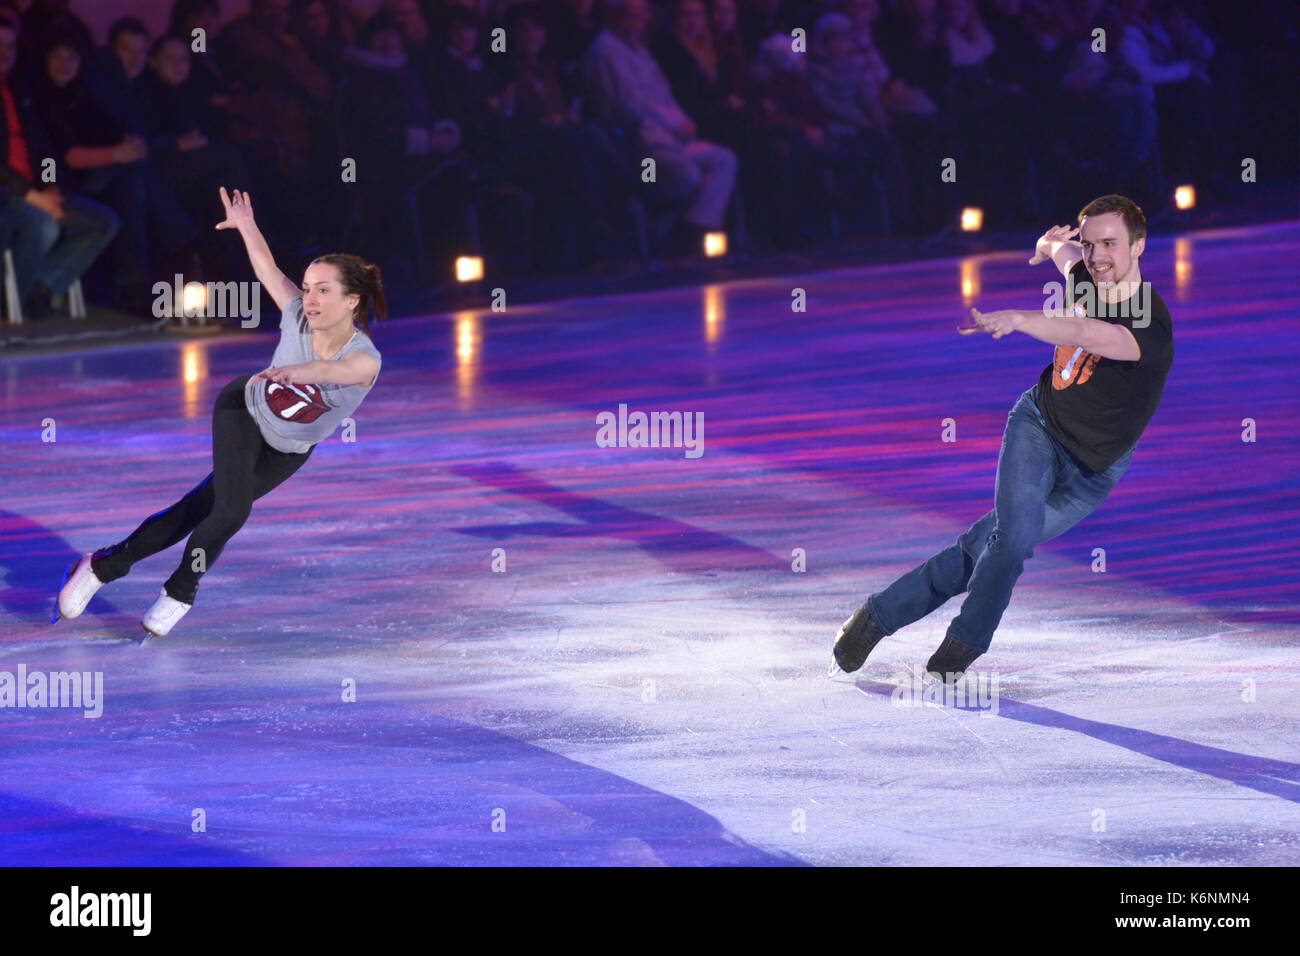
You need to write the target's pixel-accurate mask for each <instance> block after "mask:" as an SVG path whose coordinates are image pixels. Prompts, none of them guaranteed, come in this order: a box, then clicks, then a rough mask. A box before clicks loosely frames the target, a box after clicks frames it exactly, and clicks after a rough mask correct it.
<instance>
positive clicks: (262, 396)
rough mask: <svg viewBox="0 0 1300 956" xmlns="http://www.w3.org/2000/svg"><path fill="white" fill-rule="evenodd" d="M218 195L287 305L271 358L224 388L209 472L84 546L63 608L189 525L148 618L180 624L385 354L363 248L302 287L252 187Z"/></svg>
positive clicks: (278, 300)
mask: <svg viewBox="0 0 1300 956" xmlns="http://www.w3.org/2000/svg"><path fill="white" fill-rule="evenodd" d="M221 202H222V204H223V205H224V206H225V208H226V218H225V221H224V222H221V223H218V224H217V228H218V229H238V230H239V234H240V235H241V236H243V238H244V245H245V247H246V248H247V249H248V258H249V260H250V261H251V262H252V264H253V271H254V272H255V273H256V274H257V278H258V281H259V282H261V283H262V285H263V286H264V287H265V288H266V290H267V291H268V292H269V293H270V294H271V298H272V299H273V300H274V301H275V304H276V306H277V307H278V308H279V309H280V310H281V316H280V343H279V345H278V346H276V349H275V356H274V358H272V360H271V367H270V368H267V369H264V370H263V371H261V372H258V373H257V374H256V375H242V376H240V377H239V378H237V379H235V380H234V381H232V382H231V383H230V384H228V385H227V386H226V387H225V388H224V389H222V391H221V394H220V395H218V396H217V400H216V403H215V404H214V405H213V410H212V472H211V473H210V474H209V475H208V476H207V477H206V478H204V479H203V481H201V482H200V483H199V484H198V485H197V486H195V488H194V489H193V490H192V491H190V493H189V494H187V495H186V496H185V497H184V498H182V499H181V500H180V501H178V502H176V503H175V504H174V505H172V506H171V507H170V508H167V509H166V510H165V511H160V512H158V513H157V514H155V515H152V516H151V517H149V518H146V519H145V521H144V523H143V524H141V525H140V527H138V528H136V529H135V531H133V532H132V533H131V535H130V537H128V538H127V539H126V540H124V541H121V542H119V543H118V544H115V545H112V546H110V547H107V548H101V549H100V550H99V551H95V552H93V553H91V554H86V555H83V556H82V558H81V559H80V560H79V561H78V562H77V564H76V566H75V568H70V569H69V572H68V575H67V577H66V579H65V582H64V584H63V587H62V588H61V589H60V590H59V606H58V613H59V614H60V615H61V616H63V617H66V618H74V617H77V616H78V615H79V614H81V612H82V611H83V610H85V607H86V604H87V603H88V602H89V601H90V598H91V596H92V595H94V593H95V592H96V591H98V590H99V589H100V588H101V587H102V586H103V585H105V584H107V583H108V582H109V581H115V580H117V579H118V578H120V577H123V576H124V575H125V574H126V573H127V572H128V571H130V570H131V566H132V565H133V564H135V563H136V562H137V561H139V560H140V559H142V558H147V557H149V555H151V554H157V553H158V552H159V551H162V550H165V549H166V548H170V547H171V546H172V545H174V544H176V542H178V541H180V540H181V539H182V538H184V537H185V536H186V535H189V542H188V543H187V545H186V547H185V553H184V555H183V556H182V557H181V562H180V565H179V566H178V567H177V568H176V570H175V571H174V572H172V576H171V577H170V578H168V579H167V583H166V584H164V585H163V589H162V593H161V594H160V595H159V597H158V600H157V601H155V602H154V604H153V607H151V608H150V609H149V612H148V613H147V614H145V616H144V620H143V622H142V623H143V624H144V629H145V630H146V631H147V632H148V633H149V634H151V635H153V636H155V637H162V636H163V635H165V634H167V633H168V632H169V631H171V629H172V628H173V627H174V626H175V624H176V622H177V621H179V620H180V619H181V618H182V617H183V616H184V615H185V613H186V612H187V611H188V610H189V609H190V608H191V607H192V606H193V604H194V596H195V593H196V592H197V590H198V586H199V579H200V578H201V577H202V576H203V574H204V572H205V571H207V570H208V569H210V568H211V567H212V565H213V563H214V562H215V561H216V560H217V558H218V557H219V556H220V555H221V551H222V549H223V548H224V547H225V545H226V542H227V541H229V540H230V539H231V537H233V536H234V534H235V532H236V531H238V530H239V529H240V528H241V527H242V526H243V524H244V522H245V521H246V520H248V515H249V512H250V510H251V509H252V506H253V502H254V501H255V500H256V499H258V498H261V497H262V496H263V495H265V494H266V493H267V492H269V491H270V490H271V489H272V488H274V487H276V486H277V485H279V484H280V483H282V482H283V481H284V480H285V479H286V478H288V477H289V476H290V475H292V474H293V473H294V472H295V471H297V470H298V469H299V468H300V467H301V466H302V465H303V463H304V462H306V461H307V459H308V458H309V457H311V453H312V449H313V448H315V447H316V445H317V443H319V442H321V441H323V440H325V439H326V438H328V437H329V436H330V435H331V434H333V432H334V430H335V429H336V428H338V426H339V424H340V423H341V422H342V421H343V419H345V418H347V417H348V416H349V415H351V414H352V413H353V412H354V411H356V409H357V407H358V406H359V405H360V404H361V402H362V400H363V399H364V398H365V397H366V395H367V394H369V392H370V389H371V388H373V387H374V384H375V379H376V377H377V376H378V375H379V365H380V361H381V359H380V355H379V352H378V351H377V350H376V349H375V347H374V344H373V343H372V342H371V341H370V336H369V334H368V333H369V331H370V324H369V317H370V313H371V312H373V313H374V314H375V315H376V316H377V317H378V318H384V317H385V316H386V305H385V303H384V292H383V286H382V285H381V283H380V280H379V269H378V267H377V266H373V265H370V264H368V263H366V262H363V261H362V260H360V259H358V258H357V257H356V256H349V255H341V254H331V255H327V256H321V257H320V258H318V259H315V260H313V261H312V263H311V265H309V266H308V267H307V272H306V274H305V275H304V276H303V280H302V289H301V290H299V289H298V288H297V286H295V285H294V283H292V282H291V281H289V278H288V277H287V276H286V275H285V274H284V273H283V272H281V271H280V270H279V269H278V268H276V265H275V260H274V259H273V258H272V257H271V250H270V249H269V248H268V247H267V244H266V240H265V239H264V238H263V237H262V233H261V231H260V230H259V229H258V228H257V225H256V224H255V223H254V221H253V206H252V203H251V202H250V201H249V198H248V194H247V193H242V192H239V191H238V190H236V191H234V192H233V194H232V195H229V196H228V195H227V194H226V190H225V187H222V189H221ZM357 321H360V323H361V325H362V326H363V328H364V331H363V329H359V328H357V327H356V325H355V324H354V323H356V322H357ZM147 639H148V638H146V640H147Z"/></svg>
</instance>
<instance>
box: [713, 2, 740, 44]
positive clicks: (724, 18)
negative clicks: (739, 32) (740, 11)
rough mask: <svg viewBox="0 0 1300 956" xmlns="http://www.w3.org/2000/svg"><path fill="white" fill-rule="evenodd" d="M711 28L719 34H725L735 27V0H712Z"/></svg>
mask: <svg viewBox="0 0 1300 956" xmlns="http://www.w3.org/2000/svg"><path fill="white" fill-rule="evenodd" d="M712 19H713V29H714V30H715V31H716V32H717V34H718V35H719V36H726V35H727V34H729V33H731V31H732V30H734V29H736V3H735V0H713V18H712Z"/></svg>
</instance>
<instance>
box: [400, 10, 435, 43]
mask: <svg viewBox="0 0 1300 956" xmlns="http://www.w3.org/2000/svg"><path fill="white" fill-rule="evenodd" d="M393 19H394V20H396V21H397V29H398V30H399V31H400V32H401V34H402V37H403V38H404V39H405V40H406V41H407V42H408V43H423V42H424V41H425V40H427V39H429V25H428V24H427V23H425V22H424V14H423V13H421V12H420V7H419V4H417V3H416V2H415V0H397V2H396V3H395V4H393Z"/></svg>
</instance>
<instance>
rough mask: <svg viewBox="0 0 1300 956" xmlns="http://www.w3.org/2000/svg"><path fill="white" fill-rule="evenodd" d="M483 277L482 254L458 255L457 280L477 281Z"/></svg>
mask: <svg viewBox="0 0 1300 956" xmlns="http://www.w3.org/2000/svg"><path fill="white" fill-rule="evenodd" d="M481 278H483V259H482V258H481V257H480V256H457V257H456V281H457V282H477V281H478V280H479V279H481Z"/></svg>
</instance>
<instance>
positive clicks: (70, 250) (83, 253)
mask: <svg viewBox="0 0 1300 956" xmlns="http://www.w3.org/2000/svg"><path fill="white" fill-rule="evenodd" d="M117 230H118V217H117V214H116V213H114V212H113V210H111V209H109V208H108V207H107V206H101V205H100V204H99V203H97V202H94V201H93V200H90V199H86V198H85V197H83V196H73V195H65V196H64V198H63V219H62V220H55V219H54V217H53V216H51V215H50V214H49V213H47V212H45V210H43V209H37V208H36V207H35V206H33V205H32V204H31V203H29V202H27V201H26V200H23V199H20V198H17V197H13V196H11V197H10V198H8V199H6V200H5V201H4V203H3V204H0V247H3V248H7V249H10V250H12V252H13V257H14V273H15V274H16V276H17V278H18V295H19V296H20V297H21V298H23V299H25V298H27V296H28V294H29V293H30V292H31V291H32V288H33V287H34V286H35V285H36V283H38V282H39V283H40V284H41V285H43V286H45V288H46V289H48V290H49V291H50V292H52V293H53V294H54V295H62V294H63V293H64V292H66V291H67V288H68V286H69V285H71V284H72V282H73V281H74V280H76V279H79V278H80V277H81V275H82V273H84V272H85V271H86V270H87V269H88V268H90V264H91V263H92V262H94V261H95V257H96V256H98V255H99V254H100V253H101V252H102V251H103V250H104V247H105V246H107V245H108V244H109V242H110V241H111V240H112V238H113V236H114V234H115V233H116V232H117Z"/></svg>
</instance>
